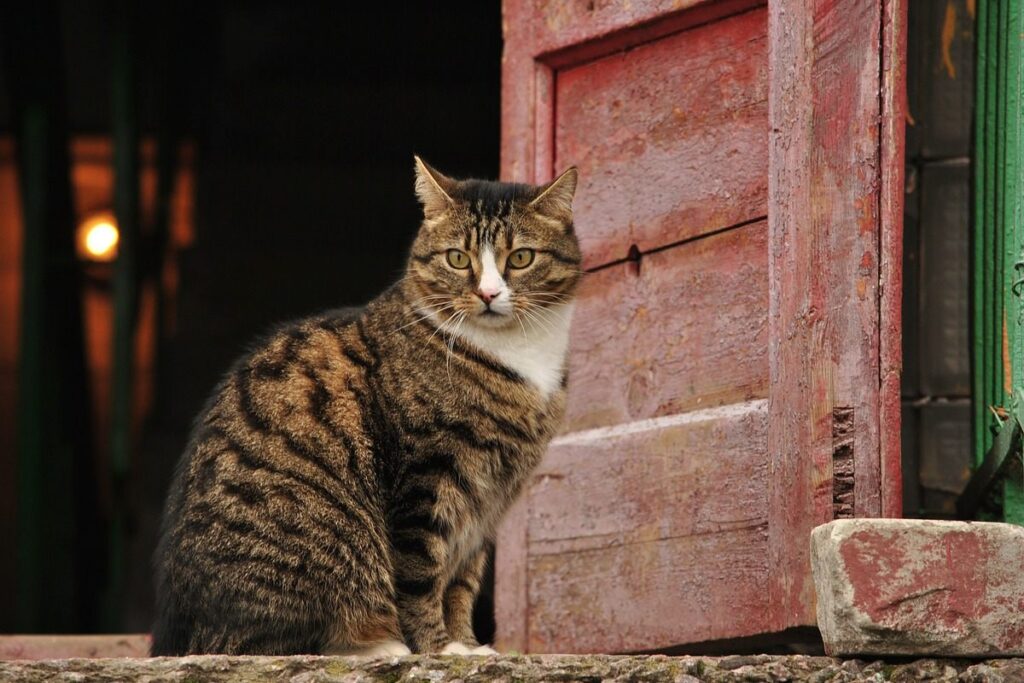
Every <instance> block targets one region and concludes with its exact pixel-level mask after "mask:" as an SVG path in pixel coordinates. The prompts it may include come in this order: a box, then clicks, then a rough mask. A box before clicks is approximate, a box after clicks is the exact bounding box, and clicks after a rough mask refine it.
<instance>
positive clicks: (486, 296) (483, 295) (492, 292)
mask: <svg viewBox="0 0 1024 683" xmlns="http://www.w3.org/2000/svg"><path fill="white" fill-rule="evenodd" d="M476 295H477V296H478V297H480V300H481V301H483V302H484V303H485V304H489V303H491V301H493V300H494V297H496V296H498V290H496V289H484V288H483V287H481V288H480V289H478V290H476Z"/></svg>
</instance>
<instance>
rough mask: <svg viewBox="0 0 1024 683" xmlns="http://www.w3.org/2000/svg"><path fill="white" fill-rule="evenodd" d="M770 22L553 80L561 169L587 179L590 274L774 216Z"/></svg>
mask: <svg viewBox="0 0 1024 683" xmlns="http://www.w3.org/2000/svg"><path fill="white" fill-rule="evenodd" d="M767 18H768V15H767V11H766V10H765V9H764V8H763V7H762V8H758V9H754V10H751V11H749V12H745V13H743V14H740V15H738V16H735V17H730V18H728V19H724V20H722V21H720V22H715V23H712V24H707V25H705V26H700V27H697V28H694V29H691V30H689V31H682V32H679V33H676V34H673V35H669V36H666V37H665V38H662V39H660V40H656V41H654V42H650V43H646V44H644V45H640V46H638V47H636V48H635V49H633V50H629V51H627V52H619V53H616V54H614V55H611V56H608V57H605V58H603V59H599V60H596V61H592V62H588V63H586V64H583V65H580V66H576V67H571V68H563V69H557V70H556V71H555V73H554V81H555V103H554V108H555V117H556V123H555V166H556V167H559V168H561V167H562V166H566V165H568V164H570V163H571V164H576V165H578V166H579V169H580V182H581V191H580V192H579V200H578V201H577V202H576V203H575V206H574V209H575V214H576V223H577V224H578V225H579V226H580V227H579V237H580V243H581V246H582V248H583V253H584V255H585V261H584V265H585V266H586V267H591V266H595V265H599V264H602V263H608V262H609V261H614V260H616V259H622V258H625V257H626V255H627V253H628V252H629V250H630V247H631V246H632V245H636V247H637V248H638V249H639V250H640V251H649V250H651V249H655V248H658V247H663V246H665V245H668V244H673V243H675V242H678V241H680V240H683V239H687V238H692V237H696V236H699V235H703V234H707V233H710V232H713V231H715V230H720V229H722V228H726V227H729V226H732V225H736V224H739V223H743V222H746V221H751V220H755V219H758V218H763V217H764V216H766V215H767V192H768V172H767V171H768V99H767V98H768V89H767V88H768V59H767V54H768V53H767V42H768V41H767V35H766V33H767V28H768V26H767Z"/></svg>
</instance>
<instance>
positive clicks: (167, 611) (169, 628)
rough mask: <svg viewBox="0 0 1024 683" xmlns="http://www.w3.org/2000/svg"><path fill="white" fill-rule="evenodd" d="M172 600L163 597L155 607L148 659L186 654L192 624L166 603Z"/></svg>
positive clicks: (174, 607)
mask: <svg viewBox="0 0 1024 683" xmlns="http://www.w3.org/2000/svg"><path fill="white" fill-rule="evenodd" d="M173 601H174V599H173V598H170V597H167V596H164V598H163V600H159V603H161V604H158V605H157V617H156V622H155V623H154V624H153V642H152V643H151V644H150V646H149V656H150V657H180V656H182V655H186V654H188V650H189V640H190V637H191V634H192V628H193V624H192V623H191V621H192V620H191V619H189V618H188V617H187V616H186V615H185V614H183V613H182V612H181V611H180V610H178V609H177V608H176V606H172V605H169V604H167V603H169V602H173Z"/></svg>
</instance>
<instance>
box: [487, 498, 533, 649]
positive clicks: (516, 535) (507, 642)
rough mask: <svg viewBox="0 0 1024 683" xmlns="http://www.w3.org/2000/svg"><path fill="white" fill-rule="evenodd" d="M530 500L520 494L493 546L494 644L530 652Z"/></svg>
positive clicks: (502, 522)
mask: <svg viewBox="0 0 1024 683" xmlns="http://www.w3.org/2000/svg"><path fill="white" fill-rule="evenodd" d="M528 515H529V503H528V500H527V497H526V496H521V497H520V498H519V500H517V501H516V502H515V503H514V504H513V505H512V507H511V508H510V509H509V511H508V512H507V513H506V514H505V517H504V518H503V519H502V521H501V526H500V527H499V528H498V536H497V539H495V547H494V585H495V590H494V614H495V616H496V621H497V632H496V633H495V646H496V647H497V648H498V649H499V650H501V651H502V652H526V651H527V643H526V640H527V635H526V634H527V615H528V613H529V603H528V598H527V567H526V553H527V541H526V539H527V535H526V534H527V530H528V520H529V517H528Z"/></svg>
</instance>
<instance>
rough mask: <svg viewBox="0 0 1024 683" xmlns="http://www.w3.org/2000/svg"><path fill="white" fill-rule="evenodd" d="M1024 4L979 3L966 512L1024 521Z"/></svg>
mask: <svg viewBox="0 0 1024 683" xmlns="http://www.w3.org/2000/svg"><path fill="white" fill-rule="evenodd" d="M1022 9H1024V0H980V2H978V3H977V11H978V15H977V46H978V59H977V71H976V87H977V93H976V98H975V130H974V134H975V168H974V225H973V234H972V241H973V247H972V248H973V274H972V287H973V292H972V303H973V312H972V332H973V335H972V337H973V341H972V375H973V386H972V392H973V397H974V414H973V425H974V429H973V431H974V455H975V464H976V473H975V477H974V478H973V479H972V481H971V483H970V485H969V486H968V488H967V490H966V491H965V492H964V496H963V498H962V503H963V505H962V506H961V511H962V512H966V513H968V514H970V515H971V516H976V515H978V514H981V515H982V516H989V517H992V516H994V517H996V518H1001V519H1003V520H1005V521H1008V522H1014V523H1017V524H1024V475H1022V471H1021V466H1020V449H1021V428H1022V423H1024V216H1022V206H1024V197H1022V194H1024V176H1022V172H1024V144H1022V142H1024V131H1022V106H1021V105H1022V85H1024V78H1022V73H1024V68H1022V63H1024V59H1022V52H1024V18H1022Z"/></svg>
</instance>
